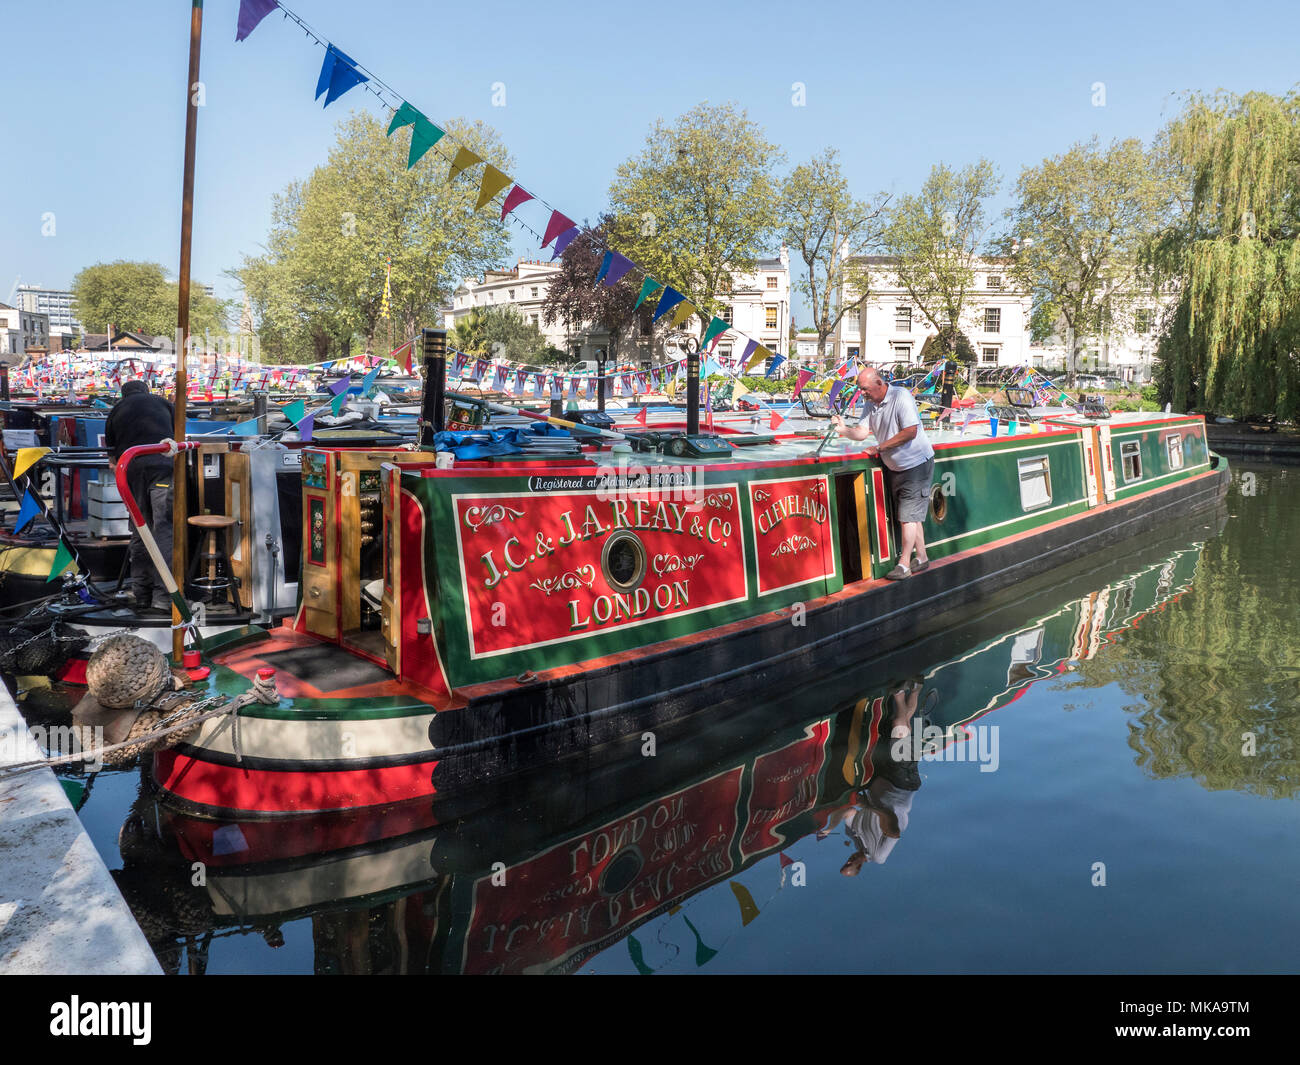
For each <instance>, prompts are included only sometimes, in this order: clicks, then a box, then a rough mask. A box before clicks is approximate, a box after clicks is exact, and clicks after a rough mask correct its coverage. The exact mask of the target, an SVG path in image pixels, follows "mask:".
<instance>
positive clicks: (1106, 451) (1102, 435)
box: [1096, 425, 1115, 503]
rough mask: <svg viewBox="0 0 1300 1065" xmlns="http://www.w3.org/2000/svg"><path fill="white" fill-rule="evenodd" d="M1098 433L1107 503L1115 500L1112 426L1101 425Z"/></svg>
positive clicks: (1098, 427)
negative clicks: (1111, 444)
mask: <svg viewBox="0 0 1300 1065" xmlns="http://www.w3.org/2000/svg"><path fill="white" fill-rule="evenodd" d="M1096 432H1097V454H1098V455H1100V456H1101V478H1102V484H1103V485H1104V486H1105V491H1106V502H1108V503H1109V502H1110V501H1111V500H1113V499H1114V498H1115V461H1114V457H1113V456H1112V455H1111V453H1110V426H1109V425H1099V426H1097V429H1096Z"/></svg>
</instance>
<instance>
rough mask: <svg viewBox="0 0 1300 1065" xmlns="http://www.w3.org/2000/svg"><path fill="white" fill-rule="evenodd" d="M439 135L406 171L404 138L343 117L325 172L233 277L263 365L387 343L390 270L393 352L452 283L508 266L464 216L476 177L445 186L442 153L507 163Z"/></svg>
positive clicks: (492, 143) (491, 151)
mask: <svg viewBox="0 0 1300 1065" xmlns="http://www.w3.org/2000/svg"><path fill="white" fill-rule="evenodd" d="M447 133H448V136H447V138H446V140H445V141H444V142H443V143H442V144H439V145H436V146H435V147H434V149H433V151H431V152H430V153H429V154H428V155H426V156H425V157H424V159H422V160H421V161H420V162H418V163H417V164H416V165H415V166H414V167H412V168H411V169H409V170H408V169H407V167H406V162H407V154H408V150H409V146H410V136H411V134H410V130H409V129H406V128H403V129H401V130H399V131H398V132H397V133H395V134H394V135H393V136H392V137H389V136H387V124H386V123H385V122H384V121H382V120H380V119H377V118H374V117H372V116H371V115H368V114H364V113H360V112H357V113H353V114H352V115H351V116H350V117H349V118H347V119H346V120H344V121H343V122H341V123H340V124H339V127H338V136H337V139H336V141H335V144H334V147H333V148H332V149H331V151H330V154H329V158H328V160H327V161H326V163H325V164H324V165H323V166H320V167H317V168H316V169H315V170H314V171H313V172H312V174H311V175H310V177H308V178H307V179H306V180H305V181H301V182H293V183H291V184H290V185H289V186H288V187H287V188H286V189H285V191H284V192H283V193H281V194H280V195H279V196H277V197H276V198H275V201H274V207H273V212H272V223H271V232H270V235H269V236H268V239H267V245H266V253H265V254H264V255H261V256H258V257H249V258H245V260H244V263H243V266H242V267H241V268H240V269H239V270H237V271H235V276H237V277H238V278H239V280H240V281H241V282H242V283H243V285H244V289H245V292H246V293H247V294H248V297H249V299H250V301H251V303H252V306H253V310H254V313H255V315H256V317H257V319H258V323H259V332H260V335H261V339H262V350H263V352H264V353H265V354H266V356H267V357H268V358H269V359H270V360H272V361H282V362H284V361H299V362H301V361H304V357H305V359H306V360H307V361H318V360H320V359H325V358H329V357H330V356H343V355H347V354H350V353H351V348H352V342H353V337H354V336H359V337H361V338H362V340H363V342H364V343H365V345H366V346H367V347H368V348H370V347H372V346H373V344H374V342H375V340H376V338H377V337H383V338H384V341H383V342H386V336H387V326H386V324H385V320H384V319H383V318H382V317H381V311H382V303H383V293H384V277H385V270H386V262H387V260H389V259H391V260H392V278H393V280H392V294H391V298H390V307H391V315H392V322H393V333H394V339H395V340H396V339H397V338H401V339H403V340H404V339H406V338H407V337H410V336H413V335H414V334H415V333H416V332H417V330H418V329H419V328H420V327H421V326H422V325H428V324H429V323H431V322H433V321H434V318H435V315H436V314H437V312H438V310H439V308H441V307H442V306H443V305H445V304H446V302H447V301H448V300H449V298H450V296H451V294H452V292H453V291H454V290H455V287H456V285H457V283H458V282H459V280H460V279H461V278H463V277H467V276H472V275H475V274H478V273H481V272H482V271H483V270H484V269H487V268H489V267H491V266H493V265H495V264H496V263H498V262H499V261H500V260H501V259H502V258H503V257H504V256H505V255H506V254H507V252H508V250H509V241H508V235H507V232H506V228H505V224H504V223H503V222H501V221H500V219H499V218H498V217H497V215H496V212H494V211H493V210H491V209H490V208H489V209H486V210H482V211H476V210H475V209H474V203H475V201H476V199H477V195H478V179H477V175H478V171H477V170H472V171H470V172H469V173H467V174H465V175H462V176H460V177H458V178H457V179H456V180H455V181H452V182H450V183H448V181H447V172H448V171H447V166H446V160H447V159H449V158H450V153H449V152H447V151H444V149H443V144H446V143H448V142H452V141H454V142H455V143H456V144H459V145H465V146H466V147H469V148H472V149H473V150H474V151H475V152H477V153H478V154H479V155H480V156H482V157H483V158H484V159H486V160H487V161H488V162H490V163H492V164H493V165H494V166H497V167H499V168H501V169H503V170H505V171H506V172H509V170H510V169H511V161H510V158H509V156H508V155H507V154H506V152H505V150H504V149H503V148H502V147H501V145H500V143H499V140H498V137H497V134H496V133H495V131H493V130H492V129H491V128H490V127H488V126H485V125H484V124H482V123H474V124H468V123H464V122H453V123H451V124H449V125H448V126H447ZM453 150H454V149H453ZM383 342H381V346H383Z"/></svg>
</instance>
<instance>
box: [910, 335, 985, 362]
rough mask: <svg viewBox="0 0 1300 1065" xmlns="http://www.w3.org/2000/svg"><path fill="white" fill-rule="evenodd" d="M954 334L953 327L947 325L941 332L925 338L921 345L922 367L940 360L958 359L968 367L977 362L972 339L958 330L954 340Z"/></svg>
mask: <svg viewBox="0 0 1300 1065" xmlns="http://www.w3.org/2000/svg"><path fill="white" fill-rule="evenodd" d="M952 333H953V329H952V327H951V326H947V325H945V326H944V327H943V328H942V329H940V330H939V332H937V333H935V334H933V335H931V336H928V337H926V338H925V343H924V344H922V345H921V365H922V366H929V365H930V364H931V363H933V362H938V361H939V360H940V359H956V360H957V361H958V362H962V363H965V364H966V365H967V366H969V365H970V364H971V363H973V362H974V361H975V345H974V344H972V343H971V342H970V337H968V336H967V335H966V334H965V333H963V332H961V331H960V330H958V331H957V336H956V339H954V338H953V336H952Z"/></svg>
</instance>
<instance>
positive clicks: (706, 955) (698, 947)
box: [682, 914, 718, 969]
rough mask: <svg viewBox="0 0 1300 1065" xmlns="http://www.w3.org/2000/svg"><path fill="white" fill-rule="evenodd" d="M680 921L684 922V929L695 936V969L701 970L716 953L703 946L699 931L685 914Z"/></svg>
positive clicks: (710, 948)
mask: <svg viewBox="0 0 1300 1065" xmlns="http://www.w3.org/2000/svg"><path fill="white" fill-rule="evenodd" d="M682 920H683V921H685V922H686V927H687V928H689V929H690V930H691V934H692V935H694V936H695V967H696V968H697V969H698V968H701V967H702V966H703V965H704V964H705V962H707V961H708V960H709V959H710V958H712V957H713V956H714V955H715V954H717V953H718V952H717V951H716V950H714V949H713V948H712V947H710V946H706V945H705V943H704V940H702V939H701V938H700V933H699V931H698V930H697V929H696V927H695V926H694V925H693V924H691V919H690V918H689V917H687V916H686V915H685V914H682Z"/></svg>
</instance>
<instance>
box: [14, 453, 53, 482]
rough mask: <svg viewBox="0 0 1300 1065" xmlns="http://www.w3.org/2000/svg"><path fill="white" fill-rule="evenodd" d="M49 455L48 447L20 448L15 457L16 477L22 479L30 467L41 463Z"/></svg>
mask: <svg viewBox="0 0 1300 1065" xmlns="http://www.w3.org/2000/svg"><path fill="white" fill-rule="evenodd" d="M49 453H50V449H49V448H48V447H20V448H19V449H18V451H17V453H16V454H15V455H14V477H15V478H18V477H21V476H22V475H23V474H24V473H26V472H27V470H28V468H29V467H31V466H34V465H35V464H36V463H38V462H40V461H41V459H43V458H45V456H46V455H48V454H49Z"/></svg>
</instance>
